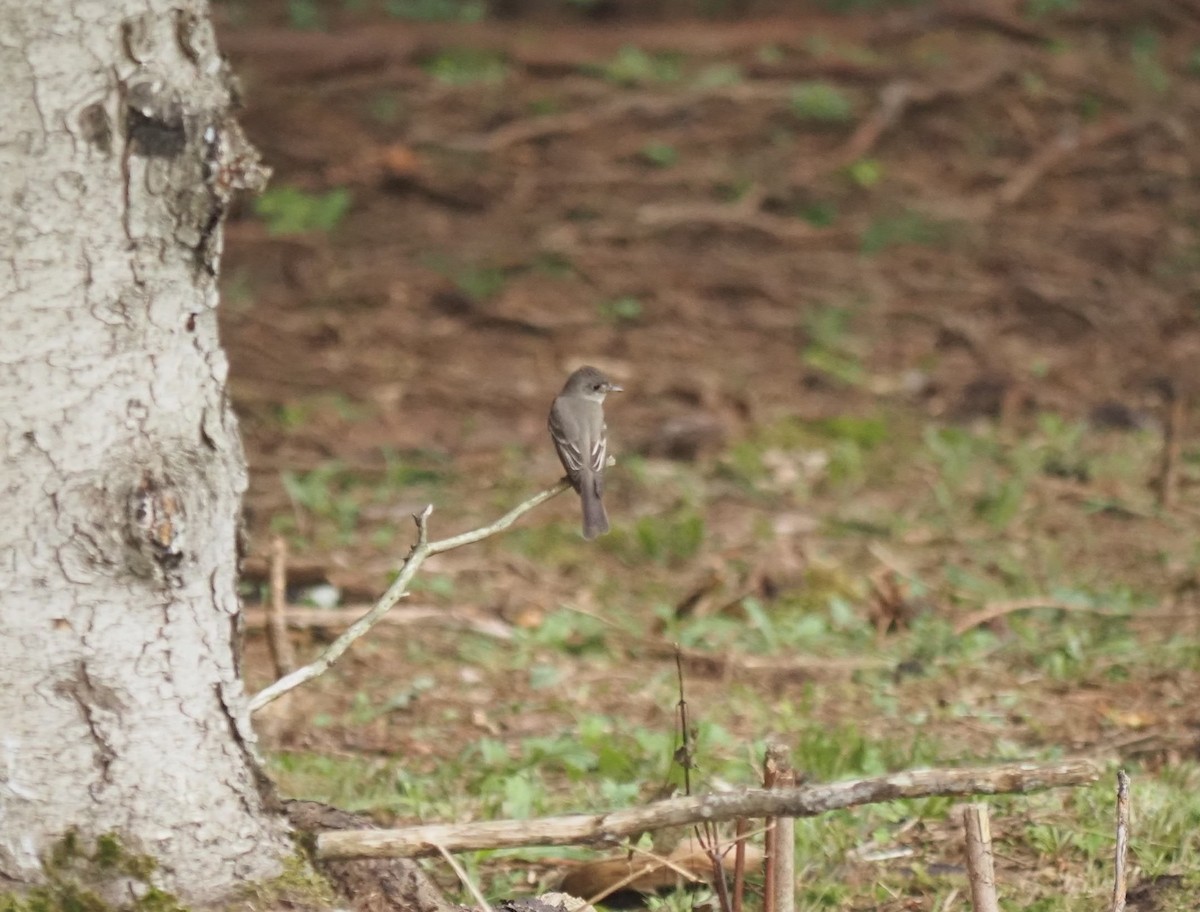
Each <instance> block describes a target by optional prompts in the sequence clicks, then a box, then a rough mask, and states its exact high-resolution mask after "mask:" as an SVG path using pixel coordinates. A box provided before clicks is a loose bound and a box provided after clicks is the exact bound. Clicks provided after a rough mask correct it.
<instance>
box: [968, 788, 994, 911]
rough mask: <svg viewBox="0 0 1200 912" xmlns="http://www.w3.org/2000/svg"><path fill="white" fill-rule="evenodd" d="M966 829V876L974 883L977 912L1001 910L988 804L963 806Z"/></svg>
mask: <svg viewBox="0 0 1200 912" xmlns="http://www.w3.org/2000/svg"><path fill="white" fill-rule="evenodd" d="M963 825H964V826H965V827H966V830H967V879H968V880H969V881H970V884H971V908H972V909H973V910H974V912H1000V903H999V900H998V899H997V898H996V866H995V863H994V861H993V859H992V826H991V823H990V821H989V820H988V809H987V805H986V804H968V805H967V806H966V807H965V808H963Z"/></svg>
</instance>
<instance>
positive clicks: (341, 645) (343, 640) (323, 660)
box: [250, 479, 571, 712]
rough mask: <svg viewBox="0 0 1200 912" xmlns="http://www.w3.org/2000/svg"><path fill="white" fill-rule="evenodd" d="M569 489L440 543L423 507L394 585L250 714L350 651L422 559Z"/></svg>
mask: <svg viewBox="0 0 1200 912" xmlns="http://www.w3.org/2000/svg"><path fill="white" fill-rule="evenodd" d="M570 487H571V485H570V483H569V482H568V481H566V480H565V479H564V480H563V481H560V482H559V483H558V484H556V485H555V486H554V487H552V488H547V489H546V490H545V491H542V492H541V493H539V494H535V495H534V496H533V497H531V498H529V499H528V500H526V501H525V502H524V503H521V504H518V505H517V506H515V507H513V508H512V509H511V510H509V511H508V512H507V513H505V514H504V515H503V516H501V517H500V518H499V519H498V520H496V521H495V522H494V523H492V524H491V525H488V526H483V527H482V528H479V529H473V530H472V531H470V532H463V533H462V534H461V535H455V536H452V537H450V538H444V539H442V540H441V541H435V542H431V541H429V528H428V525H429V516H430V514H431V513H433V506H432V505H430V506H427V507H426V508H425V509H424V510H422V511H421V512H420V513H418V514H416V515H414V516H413V521H414V522H416V524H417V541H416V543H415V544H414V545H413V547H412V550H411V551H410V552H409V553H408V557H406V558H405V559H404V565H403V566H402V567H401V568H400V573H399V574H398V575H397V576H396V581H395V582H394V583H392V585H391V586H389V587H388V590H387V592H385V593H384V594H383V596H382V597H381V598H380V599H379V601H378V602H376V603H375V606H374V607H373V608H372V609H371V610H370V611H368V612H367V613H366V614H364V615H363V616H362V617H360V618H359V619H358V620H357V621H355V622H354V623H353V624H351V625H350V627H349V628H348V629H347V630H346V632H345V633H343V634H342V635H341V636H340V637H338V638H337V639H336V640H334V641H333V643H331V644H330V645H329V648H327V649H326V650H325V651H324V652H323V653H321V655H320V656H319V657H318V658H317V659H316V660H315V661H313V662H310V663H309V664H307V665H305V666H304V667H303V668H298V669H297V670H296V671H293V672H292V673H291V674H289V675H285V676H284V677H282V678H280V679H279V680H278V681H276V682H275V683H274V684H271V685H270V686H268V687H264V688H263V689H262V690H260V691H259V692H258V693H256V694H255V695H254V696H253V697H251V698H250V712H257V711H258V710H260V709H262V708H263V707H264V706H266V705H267V704H268V703H270V702H271V701H272V700H277V699H279V697H281V696H283V695H284V694H285V693H287V692H288V691H290V690H294V689H295V688H297V687H299V686H300V685H301V684H305V683H307V682H308V681H311V680H312V679H313V678H316V677H319V676H320V675H322V674H324V673H325V672H326V671H327V670H328V669H329V667H330V666H331V665H333V663H334V662H336V661H337V660H338V659H339V658H341V657H342V654H343V653H345V651H346V650H347V649H349V648H350V644H352V643H353V642H354V641H355V640H357V639H358V638H359V637H361V636H362V635H363V634H365V633H366V632H367V631H369V630H370V629H371V628H372V627H374V626H375V625H376V624H377V623H378V622H379V620H380V618H382V617H383V616H384V615H385V614H387V613H388V611H390V610H391V608H392V606H393V605H395V604H396V603H397V602H398V601H400V599H402V598H404V596H405V595H407V594H408V586H409V584H410V583H411V582H412V579H413V577H414V576H416V573H417V570H419V569H420V567H421V564H423V563H424V562H425V560H426V558H429V557H432V556H433V555H435V554H441V553H442V552H444V551H452V550H454V549H455V548H461V547H462V546H463V545H473V544H475V542H479V541H483V539H485V538H488V537H490V536H492V535H495V534H496V533H497V532H503V531H504V530H505V529H507V528H508V527H509V526H511V525H512V524H513V523H515V522H516V521H517V520H518V519H520V518H521V517H522V516H524V515H525V514H526V513H528V512H529V511H530V510H532V509H533V508H534V507H537V506H539V505H541V504H543V503H545V502H546V501H547V500H549V499H550V498H552V497H557V496H558V495H559V494H561V493H562V492H563V491H566V490H567V489H568V488H570Z"/></svg>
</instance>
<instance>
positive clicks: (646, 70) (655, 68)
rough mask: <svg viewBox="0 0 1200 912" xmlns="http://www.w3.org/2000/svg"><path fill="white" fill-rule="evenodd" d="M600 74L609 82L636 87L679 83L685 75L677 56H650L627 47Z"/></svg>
mask: <svg viewBox="0 0 1200 912" xmlns="http://www.w3.org/2000/svg"><path fill="white" fill-rule="evenodd" d="M599 72H600V75H601V76H603V77H604V78H605V79H607V80H608V81H609V82H613V83H616V84H617V85H624V86H636V85H645V84H647V83H652V82H678V81H679V80H680V78H681V77H682V75H683V66H682V62H681V58H680V57H679V55H677V54H648V53H646V52H645V51H643V50H642V49H641V48H638V47H633V46H632V45H625V46H624V47H622V48H621V49H620V50H619V51H617V55H616V56H615V57H614V58H613V59H612V60H610V61H609V62H608V63H606V64H604V65H603V66H602V67H600V70H599Z"/></svg>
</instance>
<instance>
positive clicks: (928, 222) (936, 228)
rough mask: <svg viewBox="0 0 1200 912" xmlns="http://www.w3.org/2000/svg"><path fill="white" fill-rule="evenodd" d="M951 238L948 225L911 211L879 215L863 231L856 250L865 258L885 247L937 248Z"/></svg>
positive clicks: (951, 231) (949, 224)
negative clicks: (907, 245) (904, 245)
mask: <svg viewBox="0 0 1200 912" xmlns="http://www.w3.org/2000/svg"><path fill="white" fill-rule="evenodd" d="M953 236H954V225H953V224H952V223H951V222H946V221H940V220H938V219H933V218H930V217H929V216H926V215H923V214H922V213H920V212H916V211H914V210H912V209H909V210H906V211H905V212H902V213H900V214H899V215H894V216H880V217H878V218H876V219H874V220H873V221H872V222H871V224H870V225H869V226H867V229H866V231H864V232H863V236H862V240H861V242H860V245H859V249H860V250H861V251H862V252H863V253H864V254H866V255H867V256H874V255H875V254H877V253H882V252H883V251H884V250H886V249H887V248H889V247H896V246H899V245H903V244H916V245H919V246H921V247H940V246H944V245H946V244H948V243H949V242H950V239H951V238H952V237H953Z"/></svg>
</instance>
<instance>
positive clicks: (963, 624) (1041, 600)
mask: <svg viewBox="0 0 1200 912" xmlns="http://www.w3.org/2000/svg"><path fill="white" fill-rule="evenodd" d="M1034 608H1051V609H1053V610H1055V611H1084V612H1087V613H1088V614H1098V615H1101V616H1103V617H1127V616H1128V612H1125V611H1111V610H1109V609H1107V608H1097V607H1095V606H1094V605H1081V604H1079V603H1078V602H1064V601H1062V600H1061V599H1055V598H1048V597H1045V596H1039V595H1033V596H1029V597H1028V598H1017V599H998V600H996V601H991V602H988V603H987V604H985V605H984V606H983V607H982V608H980V609H979V610H978V611H975V612H972V613H971V614H968V615H967V616H966V617H965V618H963V619H962V620H960V621H959V622H958V623H957V624H955V625H954V633H955V635H956V636H961V635H962V634H964V633H966V632H967V631H968V630H974V629H975V628H976V627H982V626H983V625H984V624H987V623H989V622H991V621H995V620H998V619H999V618H1002V617H1005V616H1007V615H1010V614H1016V613H1017V612H1018V611H1032V610H1033V609H1034Z"/></svg>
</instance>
